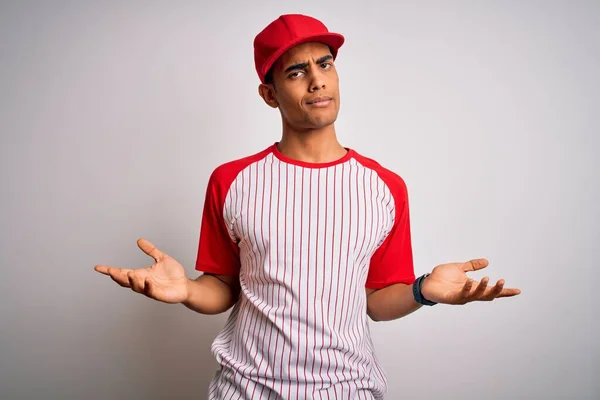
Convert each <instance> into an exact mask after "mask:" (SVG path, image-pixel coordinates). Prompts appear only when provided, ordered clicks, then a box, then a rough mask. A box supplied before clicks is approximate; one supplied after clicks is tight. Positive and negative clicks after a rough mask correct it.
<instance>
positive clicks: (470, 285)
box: [421, 258, 521, 304]
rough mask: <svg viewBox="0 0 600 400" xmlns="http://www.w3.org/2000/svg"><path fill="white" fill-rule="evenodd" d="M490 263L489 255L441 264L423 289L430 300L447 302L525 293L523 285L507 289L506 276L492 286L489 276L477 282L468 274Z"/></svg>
mask: <svg viewBox="0 0 600 400" xmlns="http://www.w3.org/2000/svg"><path fill="white" fill-rule="evenodd" d="M488 264H489V263H488V261H487V260H486V259H485V258H480V259H476V260H471V261H468V262H464V263H450V264H442V265H438V266H437V267H435V268H434V269H433V271H432V272H431V275H429V276H428V277H427V278H425V280H424V281H423V283H422V286H421V293H422V294H423V297H425V298H426V299H427V300H430V301H435V302H436V303H445V304H466V303H469V302H471V301H492V300H494V299H496V298H499V297H512V296H516V295H518V294H520V293H521V291H520V290H519V289H505V288H504V279H500V280H499V281H498V282H497V283H496V284H495V285H494V286H488V282H489V278H488V277H484V278H483V279H482V280H481V281H480V282H477V281H475V280H473V279H471V278H469V277H468V276H467V272H471V271H477V270H480V269H483V268H485V267H487V266H488Z"/></svg>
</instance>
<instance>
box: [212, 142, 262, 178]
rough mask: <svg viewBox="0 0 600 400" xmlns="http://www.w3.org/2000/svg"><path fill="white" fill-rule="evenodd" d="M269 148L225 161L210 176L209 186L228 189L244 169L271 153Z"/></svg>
mask: <svg viewBox="0 0 600 400" xmlns="http://www.w3.org/2000/svg"><path fill="white" fill-rule="evenodd" d="M271 147H272V146H269V147H268V148H266V149H265V150H262V151H260V152H258V153H255V154H252V155H249V156H246V157H243V158H239V159H236V160H231V161H227V162H225V163H223V164H221V165H219V166H218V167H216V168H215V169H214V170H213V172H212V173H211V175H210V179H209V185H218V186H221V187H229V185H231V183H232V182H233V181H234V180H235V178H236V177H237V176H238V175H239V174H240V172H242V171H243V170H244V169H246V168H247V167H248V166H249V165H251V164H253V163H255V162H257V161H260V160H262V159H264V158H265V157H266V156H267V155H268V154H270V153H271V151H272V150H271Z"/></svg>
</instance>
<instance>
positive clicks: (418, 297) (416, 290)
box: [413, 273, 437, 306]
mask: <svg viewBox="0 0 600 400" xmlns="http://www.w3.org/2000/svg"><path fill="white" fill-rule="evenodd" d="M429 275H431V274H429V273H427V274H423V275H421V276H420V277H418V278H417V279H416V280H415V282H414V283H413V297H414V298H415V301H416V302H417V303H419V304H422V305H424V306H433V305H436V304H437V303H436V302H434V301H429V300H427V299H426V298H425V297H423V293H421V285H422V284H423V281H424V280H425V278H427V277H428V276H429Z"/></svg>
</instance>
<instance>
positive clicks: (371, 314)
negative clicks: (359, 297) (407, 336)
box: [367, 307, 383, 322]
mask: <svg viewBox="0 0 600 400" xmlns="http://www.w3.org/2000/svg"><path fill="white" fill-rule="evenodd" d="M367 315H368V316H369V318H371V321H373V322H380V321H383V319H381V316H380V315H377V313H376V312H374V311H373V310H371V309H370V308H369V307H367Z"/></svg>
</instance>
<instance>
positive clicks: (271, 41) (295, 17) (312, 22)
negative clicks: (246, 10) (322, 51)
mask: <svg viewBox="0 0 600 400" xmlns="http://www.w3.org/2000/svg"><path fill="white" fill-rule="evenodd" d="M307 42H320V43H324V44H326V45H328V46H329V47H330V48H331V52H332V55H333V58H334V59H335V57H336V56H337V52H338V49H339V48H340V47H342V44H344V37H343V36H342V35H340V34H339V33H333V32H329V30H328V29H327V27H326V26H325V25H324V24H323V23H322V22H321V21H319V20H318V19H315V18H313V17H309V16H307V15H302V14H286V15H282V16H280V17H279V18H277V19H276V20H275V21H273V22H271V23H270V24H269V25H267V27H266V28H265V29H263V30H262V31H261V32H260V33H259V34H258V35H256V37H255V38H254V64H255V66H256V72H257V73H258V77H259V78H260V81H261V82H262V83H265V75H267V73H268V72H269V69H271V67H272V66H273V64H275V61H277V59H278V58H279V57H281V55H282V54H283V53H285V52H286V51H287V50H289V49H291V48H292V47H294V46H297V45H299V44H301V43H307Z"/></svg>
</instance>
